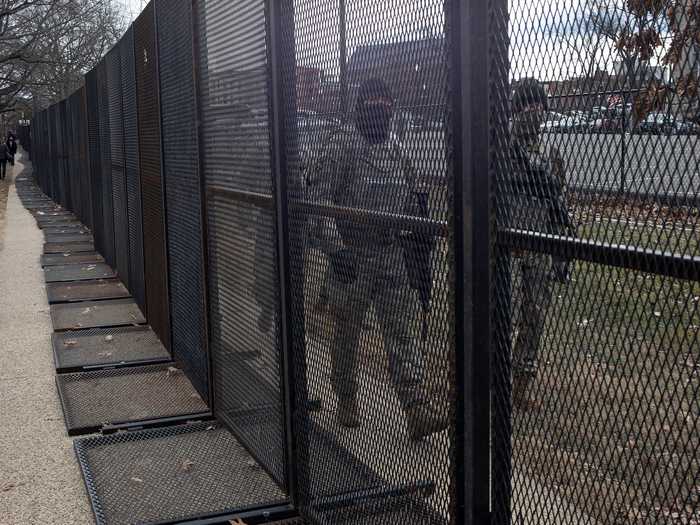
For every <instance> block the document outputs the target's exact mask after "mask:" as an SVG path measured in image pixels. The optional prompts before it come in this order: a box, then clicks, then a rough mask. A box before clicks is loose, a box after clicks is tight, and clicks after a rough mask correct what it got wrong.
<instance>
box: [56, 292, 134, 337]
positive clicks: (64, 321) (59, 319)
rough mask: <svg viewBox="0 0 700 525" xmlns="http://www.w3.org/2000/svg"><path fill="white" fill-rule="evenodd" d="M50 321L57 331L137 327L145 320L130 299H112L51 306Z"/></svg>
mask: <svg viewBox="0 0 700 525" xmlns="http://www.w3.org/2000/svg"><path fill="white" fill-rule="evenodd" d="M51 321H52V322H53V329H54V330H56V331H59V330H79V329H81V328H106V327H108V326H128V325H139V324H144V323H145V322H146V319H145V318H144V316H143V314H142V313H141V310H140V309H139V307H138V305H137V304H136V303H134V301H133V300H132V299H114V300H109V301H89V302H84V303H75V304H54V305H52V306H51Z"/></svg>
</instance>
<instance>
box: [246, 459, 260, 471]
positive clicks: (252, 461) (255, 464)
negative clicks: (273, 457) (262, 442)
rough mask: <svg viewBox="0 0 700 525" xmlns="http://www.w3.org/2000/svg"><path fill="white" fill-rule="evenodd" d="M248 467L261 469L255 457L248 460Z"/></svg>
mask: <svg viewBox="0 0 700 525" xmlns="http://www.w3.org/2000/svg"><path fill="white" fill-rule="evenodd" d="M248 468H250V469H251V470H260V465H259V464H258V463H257V462H256V461H255V460H253V459H249V460H248Z"/></svg>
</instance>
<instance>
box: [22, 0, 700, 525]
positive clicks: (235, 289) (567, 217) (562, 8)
mask: <svg viewBox="0 0 700 525" xmlns="http://www.w3.org/2000/svg"><path fill="white" fill-rule="evenodd" d="M570 4H571V5H570ZM578 4H579V2H572V3H567V4H563V3H555V2H550V1H545V0H541V1H539V2H535V3H534V4H533V3H529V4H525V3H522V4H521V3H513V2H511V4H510V5H509V4H508V3H507V2H505V1H503V0H483V1H472V2H467V1H466V0H450V1H447V2H444V1H442V0H420V1H408V0H402V1H396V2H384V3H372V2H361V1H349V0H339V1H338V2H321V1H318V0H282V1H279V2H277V1H271V0H270V1H264V0H240V1H237V2H222V1H218V0H195V1H192V2H190V1H189V0H178V1H175V2H174V1H172V0H168V1H166V0H155V1H154V2H152V3H151V4H149V5H148V7H147V8H146V9H145V10H144V12H143V13H142V14H141V16H140V17H139V18H138V19H137V20H136V22H135V23H134V25H133V26H132V27H131V28H130V29H129V31H128V32H127V33H126V35H125V36H124V37H123V39H122V40H121V41H120V42H119V44H118V45H116V46H115V47H114V48H113V49H112V50H111V51H110V52H109V53H108V55H107V56H106V57H105V59H104V60H103V61H102V62H101V63H100V64H99V65H98V66H97V67H96V68H95V69H94V70H92V71H91V72H89V73H88V74H87V75H86V79H85V87H84V88H81V89H80V90H79V91H78V92H76V93H75V94H74V95H72V96H71V97H70V98H69V99H67V100H65V101H62V102H61V103H59V104H56V105H54V106H51V107H50V108H48V109H47V110H45V111H42V112H40V113H38V114H36V115H35V116H34V119H33V122H32V131H31V133H32V138H31V143H32V158H33V162H34V174H35V177H36V180H37V181H38V183H39V184H40V186H41V187H42V188H43V189H44V191H45V192H46V193H47V194H49V195H50V196H51V197H53V198H54V199H55V200H56V201H58V202H60V203H61V204H63V205H64V206H66V207H68V208H69V209H72V210H73V211H74V212H75V213H76V214H77V215H78V216H79V217H80V218H81V219H82V220H83V221H84V222H85V223H86V224H88V225H90V226H91V227H92V230H93V232H94V236H95V242H96V246H97V247H98V249H99V250H100V252H101V253H102V254H103V255H104V257H105V259H106V260H107V261H108V262H109V263H110V264H111V265H112V266H114V267H115V268H116V270H117V272H118V274H119V277H120V278H121V279H122V281H123V282H124V283H125V285H127V287H128V288H129V290H130V291H131V293H132V294H133V295H134V297H135V298H136V301H137V303H138V304H139V305H140V307H141V308H142V309H143V311H144V313H145V315H146V317H147V319H148V322H149V323H150V324H151V325H152V326H153V328H154V330H155V331H156V333H157V334H158V335H159V337H160V338H161V340H162V341H163V343H164V344H165V345H166V346H167V347H168V349H169V350H170V351H171V352H172V353H173V355H174V357H175V358H176V359H177V360H178V361H179V362H180V363H181V364H182V365H183V368H184V370H185V371H186V373H187V375H188V377H190V379H191V380H192V382H193V384H194V385H195V386H196V388H197V389H198V390H199V392H200V393H201V394H202V395H203V396H204V397H205V398H207V399H208V401H209V403H210V404H211V406H212V407H213V410H214V413H215V415H216V416H217V417H218V419H219V420H220V421H221V422H222V423H223V424H225V425H226V426H227V427H228V428H229V429H230V430H231V431H232V432H233V434H234V435H235V436H236V438H237V439H238V440H239V441H240V443H241V444H242V445H243V446H244V447H246V449H248V450H249V451H250V452H251V454H252V455H253V456H254V457H255V459H256V460H257V461H258V462H259V464H260V465H261V466H262V468H264V469H265V470H266V471H267V472H268V473H269V474H270V475H271V477H272V478H273V479H274V480H275V481H276V482H277V484H278V485H279V487H280V489H281V490H282V491H284V492H285V493H286V494H288V495H289V496H290V498H291V500H292V501H293V503H294V504H295V506H296V507H297V508H298V509H299V510H300V512H301V514H302V515H303V516H304V517H305V518H306V519H307V520H309V521H310V522H312V523H367V524H369V523H382V524H389V523H392V524H394V523H395V524H397V525H398V524H403V523H431V524H432V523H436V524H437V523H453V524H462V523H517V524H543V523H571V524H574V523H576V524H578V523H687V524H690V523H696V522H698V520H700V491H699V489H698V487H699V485H698V477H697V476H698V472H699V471H700V440H699V439H698V436H699V435H700V432H698V431H699V430H700V429H698V420H699V417H700V401H699V399H700V396H699V395H698V394H699V393H700V392H699V390H700V375H699V366H700V365H699V363H700V361H699V360H700V354H699V353H698V348H700V340H699V336H698V334H699V331H700V328H699V326H700V300H699V297H700V284H699V283H698V281H699V280H700V245H699V239H700V235H699V230H698V227H699V224H698V222H699V221H700V212H699V210H698V208H697V200H694V199H696V197H697V194H698V185H700V179H698V169H699V168H698V160H700V159H698V155H699V153H698V151H700V148H698V147H697V144H696V143H695V141H696V140H697V137H695V136H693V135H690V134H686V135H681V134H675V135H668V134H667V135H665V136H663V137H661V136H659V135H651V134H650V135H644V136H633V137H631V138H628V137H626V136H625V135H623V134H621V136H622V138H621V139H620V138H619V137H618V136H616V135H614V134H611V135H607V134H602V133H600V134H595V133H578V132H577V133H568V132H565V131H564V130H556V132H551V133H543V132H542V130H541V129H540V124H543V125H544V120H545V119H544V118H543V114H544V109H545V106H547V104H548V103H549V104H550V105H551V102H552V97H548V94H547V92H546V89H545V88H547V84H548V83H551V82H552V81H561V82H564V81H565V80H567V79H568V78H569V77H570V76H571V75H572V73H571V71H577V70H579V69H583V66H582V62H581V60H582V59H580V57H579V58H577V56H575V55H574V54H572V53H571V52H567V51H566V50H565V49H566V48H565V47H562V46H559V47H557V45H555V44H556V42H558V41H559V40H557V39H561V38H562V36H561V35H564V36H567V37H568V35H569V33H568V32H567V31H570V30H580V36H581V39H583V38H584V37H586V38H589V37H590V35H589V34H588V33H587V32H586V28H587V27H588V26H586V25H585V24H584V23H583V22H582V21H581V18H580V17H577V15H579V14H580V13H582V12H584V11H583V7H582V6H581V5H578ZM613 4H614V5H615V6H617V3H616V2H614V1H613V0H610V6H611V7H613ZM617 8H620V9H623V8H624V6H622V7H621V6H617V7H616V9H617ZM629 16H630V17H632V18H634V16H636V15H635V13H634V12H633V13H631V14H630V15H629ZM562 25H563V26H566V28H567V31H555V30H554V29H556V28H557V27H559V26H562ZM664 27H666V28H668V25H666V26H664ZM600 45H603V44H600ZM606 45H607V44H606ZM605 49H607V52H606V53H601V54H599V55H598V56H597V58H596V60H597V61H598V62H597V67H598V68H609V69H611V70H612V68H613V67H614V64H613V62H614V61H615V54H614V53H615V49H617V48H616V47H615V46H614V45H613V46H610V47H608V48H605ZM691 60H694V61H695V63H690V65H689V66H688V67H689V68H690V69H692V68H693V67H697V63H696V62H697V56H694V58H693V57H688V58H686V60H685V62H684V64H683V65H682V66H679V67H686V66H687V65H688V64H686V62H689V61H691ZM690 69H689V70H690ZM523 79H525V80H523ZM527 79H530V80H527ZM545 81H547V82H545ZM642 87H643V86H642ZM686 96H688V97H692V96H695V98H696V99H697V96H696V95H693V94H692V93H691V94H687V95H686ZM695 101H696V102H697V100H695ZM396 108H401V110H400V111H396V110H395V109H396ZM392 111H393V121H392V114H391V113H392ZM667 111H668V112H671V111H672V106H668V108H667ZM545 131H547V130H546V128H545ZM618 140H622V143H623V145H624V157H620V155H621V153H620V152H621V151H622V149H621V148H623V146H620V145H619V144H617V143H616V142H615V141H618ZM659 141H662V142H663V144H662V145H661V146H659V144H660V142H659ZM657 146H658V147H657ZM659 148H660V149H659ZM620 166H622V169H623V170H631V171H630V175H629V177H627V175H625V177H624V180H626V181H627V182H625V185H624V187H621V186H619V184H618V182H619V181H616V178H615V175H614V173H615V172H616V171H615V170H617V169H619V167H620ZM652 175H653V176H652ZM601 181H602V182H601ZM606 181H607V182H606ZM586 188H587V189H591V190H593V191H574V190H576V189H586ZM620 190H624V191H620ZM630 192H631V193H635V192H636V193H639V194H642V193H643V194H644V196H645V197H647V199H631V198H629V197H630ZM668 196H671V197H673V198H671V199H666V198H665V197H668ZM649 197H651V198H650V199H649ZM650 203H651V204H650ZM232 475H233V474H232ZM240 482H241V483H246V480H245V479H241V481H240ZM251 490H255V487H251Z"/></svg>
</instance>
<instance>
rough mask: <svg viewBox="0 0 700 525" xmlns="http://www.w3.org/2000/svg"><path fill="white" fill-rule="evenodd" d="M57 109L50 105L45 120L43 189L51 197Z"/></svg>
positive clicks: (53, 191)
mask: <svg viewBox="0 0 700 525" xmlns="http://www.w3.org/2000/svg"><path fill="white" fill-rule="evenodd" d="M57 111H58V106H55V105H54V106H50V107H49V108H48V110H47V113H48V118H47V120H48V122H47V124H48V125H47V132H46V175H45V177H46V182H45V186H46V187H45V190H44V191H46V194H47V195H48V196H49V197H51V198H52V199H55V198H56V195H57V193H56V187H57V185H56V170H55V169H51V167H52V166H55V165H56V164H55V163H56V159H55V152H56V113H57Z"/></svg>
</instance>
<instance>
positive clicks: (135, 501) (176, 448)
mask: <svg viewBox="0 0 700 525" xmlns="http://www.w3.org/2000/svg"><path fill="white" fill-rule="evenodd" d="M75 451H76V454H77V456H78V460H79V462H80V466H81V468H82V470H83V477H84V479H85V484H86V486H87V490H88V494H89V496H90V500H91V503H92V508H93V511H94V513H95V519H96V522H97V523H98V525H102V524H111V523H115V524H116V523H175V522H177V523H180V522H181V521H186V520H194V519H203V518H205V517H213V516H216V515H226V514H230V513H233V512H236V511H238V510H240V511H244V512H245V511H246V510H248V511H250V510H251V509H253V508H257V509H259V515H260V516H262V515H263V514H264V511H265V508H266V507H270V508H274V507H279V506H283V505H285V506H286V505H287V503H288V499H287V496H286V495H285V494H284V493H283V492H282V491H281V490H280V489H279V488H278V487H277V485H276V484H275V483H274V482H273V481H272V479H271V478H270V477H269V476H268V475H267V474H266V473H265V471H264V470H262V469H259V468H257V466H256V463H255V461H254V460H253V458H252V457H251V456H250V455H249V454H248V453H247V452H246V450H245V449H244V448H243V447H242V446H241V445H240V444H239V443H238V441H236V439H235V438H234V437H233V436H232V435H231V434H230V433H229V432H228V431H227V430H226V429H225V428H223V427H222V426H220V425H219V424H217V423H216V422H204V423H195V424H190V425H181V426H176V427H169V428H163V429H156V430H145V431H138V432H130V433H122V434H117V435H112V436H102V437H96V438H85V439H79V440H76V442H75ZM273 519H274V518H273ZM266 521H267V520H266ZM248 522H249V521H247V520H246V523H248ZM250 523H256V521H253V520H251V521H250Z"/></svg>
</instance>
